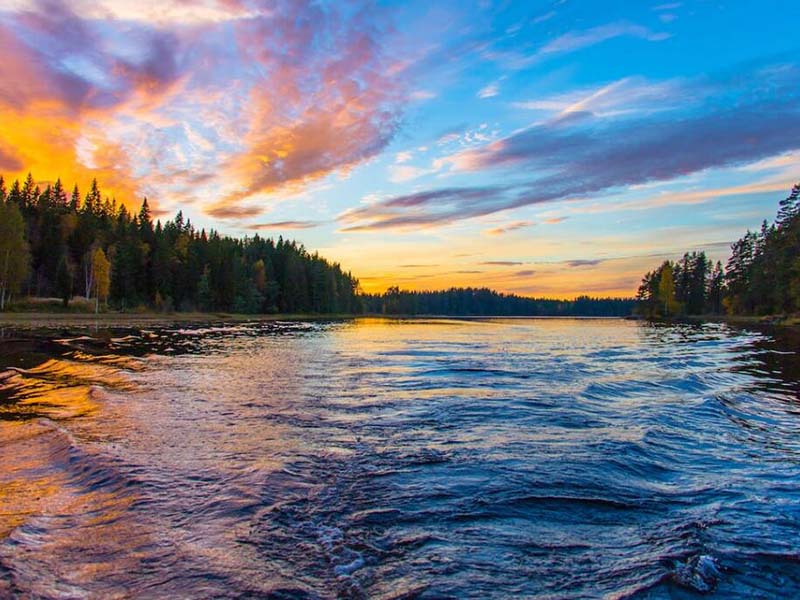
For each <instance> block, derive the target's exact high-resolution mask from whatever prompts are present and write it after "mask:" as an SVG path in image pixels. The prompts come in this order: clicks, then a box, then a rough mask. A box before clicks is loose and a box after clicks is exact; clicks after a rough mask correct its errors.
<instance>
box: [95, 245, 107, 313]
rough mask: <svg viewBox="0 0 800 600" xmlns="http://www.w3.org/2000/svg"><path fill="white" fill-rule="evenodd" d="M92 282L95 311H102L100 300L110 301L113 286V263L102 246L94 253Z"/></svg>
mask: <svg viewBox="0 0 800 600" xmlns="http://www.w3.org/2000/svg"><path fill="white" fill-rule="evenodd" d="M92 282H93V291H94V299H95V300H94V312H95V313H97V312H99V311H100V300H101V299H102V300H103V301H104V302H105V301H108V291H109V289H110V287H111V263H110V262H109V261H108V259H107V258H106V254H105V252H103V249H102V248H96V249H95V251H94V252H93V253H92Z"/></svg>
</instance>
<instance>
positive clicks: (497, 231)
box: [486, 221, 536, 235]
mask: <svg viewBox="0 0 800 600" xmlns="http://www.w3.org/2000/svg"><path fill="white" fill-rule="evenodd" d="M534 225H536V223H535V222H534V221H512V222H511V223H506V224H505V225H500V226H499V227H494V228H492V229H487V230H486V233H487V234H488V235H503V234H504V233H511V232H512V231H516V230H518V229H523V228H526V227H533V226H534Z"/></svg>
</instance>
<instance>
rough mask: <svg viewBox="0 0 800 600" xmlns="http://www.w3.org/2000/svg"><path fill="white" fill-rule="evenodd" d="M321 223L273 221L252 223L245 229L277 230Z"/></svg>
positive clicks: (304, 227) (307, 226)
mask: <svg viewBox="0 0 800 600" xmlns="http://www.w3.org/2000/svg"><path fill="white" fill-rule="evenodd" d="M320 225H321V223H320V222H319V221H273V222H271V223H252V224H250V225H245V229H250V230H253V231H264V230H272V231H276V230H279V229H313V228H314V227H319V226H320Z"/></svg>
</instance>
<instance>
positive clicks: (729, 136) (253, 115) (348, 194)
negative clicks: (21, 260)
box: [0, 0, 800, 298]
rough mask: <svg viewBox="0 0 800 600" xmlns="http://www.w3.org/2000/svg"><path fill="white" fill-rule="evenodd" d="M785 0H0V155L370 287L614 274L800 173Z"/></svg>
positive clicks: (607, 287)
mask: <svg viewBox="0 0 800 600" xmlns="http://www.w3.org/2000/svg"><path fill="white" fill-rule="evenodd" d="M798 22H800V2H796V0H780V1H778V0H762V1H760V2H752V1H751V0H739V1H729V0H719V1H716V0H697V1H694V2H689V1H686V2H670V1H666V0H652V1H648V0H629V1H614V0H606V1H604V2H595V1H589V0H560V1H552V0H541V1H539V0H527V1H522V2H513V1H505V2H489V1H479V2H468V1H466V0H459V1H452V2H449V1H446V0H437V1H436V2H430V1H429V0H428V1H424V2H423V1H419V2H417V1H410V2H409V1H404V2H388V1H387V2H350V1H347V0H339V1H335V2H306V1H301V0H297V1H289V2H282V1H276V2H266V1H262V0H136V1H133V0H68V1H67V0H42V1H38V0H0V57H2V58H1V59H0V174H3V175H4V176H5V178H6V180H13V179H14V178H15V177H19V178H24V177H25V175H26V174H27V173H28V172H29V171H31V172H32V173H33V174H34V177H35V178H36V180H37V181H38V182H39V183H40V184H41V185H43V186H44V185H46V184H47V183H49V182H52V181H54V180H55V179H56V178H57V177H60V178H61V179H62V181H64V182H65V183H67V184H68V185H70V186H71V185H72V183H78V185H79V186H80V187H81V189H82V190H84V191H85V190H87V189H88V186H89V183H90V182H91V180H92V178H97V180H98V182H99V184H100V186H101V189H103V190H104V191H105V192H106V193H108V194H109V195H113V196H114V197H115V198H116V199H117V200H118V201H120V202H123V203H125V204H126V205H128V206H130V207H138V205H139V204H140V203H141V200H142V198H143V197H145V196H146V197H147V198H148V200H149V202H150V205H151V207H153V208H154V213H155V214H156V215H157V216H158V217H160V218H162V219H168V218H171V217H172V216H174V214H175V213H176V212H177V211H178V210H181V211H183V214H184V215H185V216H186V217H189V218H190V219H191V220H192V223H193V224H194V225H195V227H196V228H198V229H199V228H206V229H211V228H213V229H216V230H218V231H221V232H223V233H227V234H230V235H236V236H244V235H248V236H252V235H255V234H258V235H261V236H269V237H277V236H278V235H283V236H284V237H286V238H292V239H297V240H298V241H300V242H302V243H304V244H305V246H306V247H307V248H308V249H309V250H318V251H319V252H320V253H321V254H322V255H323V256H325V257H327V258H329V259H331V260H334V261H337V262H340V263H341V264H342V265H343V266H344V267H345V269H347V270H351V271H352V272H353V273H354V274H355V275H356V276H357V277H359V279H360V281H361V285H362V287H363V289H364V290H365V291H367V292H380V291H383V290H384V289H386V287H387V286H390V285H398V286H400V287H401V288H405V289H443V288H448V287H451V286H481V287H483V286H486V287H491V288H494V289H497V290H500V291H503V292H509V293H516V294H521V295H528V296H550V297H562V298H572V297H575V296H576V295H581V294H589V295H592V296H629V295H632V294H634V293H635V291H636V288H637V286H638V283H639V281H640V279H641V276H642V274H643V273H644V272H645V271H647V270H649V269H652V268H654V267H655V266H657V265H658V264H659V263H660V262H661V261H663V260H665V259H667V258H677V257H679V256H680V255H682V254H683V252H684V251H694V250H703V251H705V252H706V253H707V254H708V255H709V256H710V257H711V258H712V259H714V260H717V259H720V260H723V262H724V260H725V259H726V257H727V255H728V251H729V246H730V243H731V242H732V241H733V240H735V239H737V238H738V237H740V236H741V235H742V234H743V233H744V231H745V230H746V229H747V228H750V229H755V228H757V227H759V225H760V223H761V221H762V220H763V219H771V218H772V217H773V216H774V214H775V211H776V208H777V203H778V201H779V200H780V199H781V198H783V197H785V196H786V195H787V193H788V190H789V189H790V188H791V186H792V184H793V183H796V182H797V181H800V39H799V38H798V37H797V34H796V30H797V23H798Z"/></svg>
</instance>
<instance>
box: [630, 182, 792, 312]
mask: <svg viewBox="0 0 800 600" xmlns="http://www.w3.org/2000/svg"><path fill="white" fill-rule="evenodd" d="M637 300H638V302H639V305H638V307H637V310H638V312H640V313H641V314H644V315H645V316H649V317H664V316H667V317H670V316H677V315H682V314H686V315H700V314H723V313H726V314H731V315H781V314H784V315H785V314H792V313H797V312H799V311H800V184H797V185H795V186H794V187H793V188H792V191H791V192H790V194H789V196H788V197H786V198H785V199H783V200H781V201H780V203H779V208H778V214H777V216H776V218H775V221H774V222H773V223H772V224H769V223H767V221H766V220H765V221H764V222H763V223H762V225H761V229H760V230H759V231H747V233H745V235H744V236H743V237H742V238H741V239H739V240H737V241H736V242H734V243H733V244H732V245H731V257H730V259H728V262H727V264H726V265H725V267H724V268H723V266H722V263H721V262H717V263H716V264H712V263H711V262H710V261H709V260H708V258H707V257H706V255H705V253H703V252H692V253H686V254H684V255H683V258H682V259H680V260H678V261H675V262H673V261H665V262H664V263H662V264H661V266H659V267H658V268H657V269H655V270H653V271H650V272H649V273H647V274H645V276H644V278H643V279H642V284H641V286H640V287H639V292H638V294H637Z"/></svg>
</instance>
